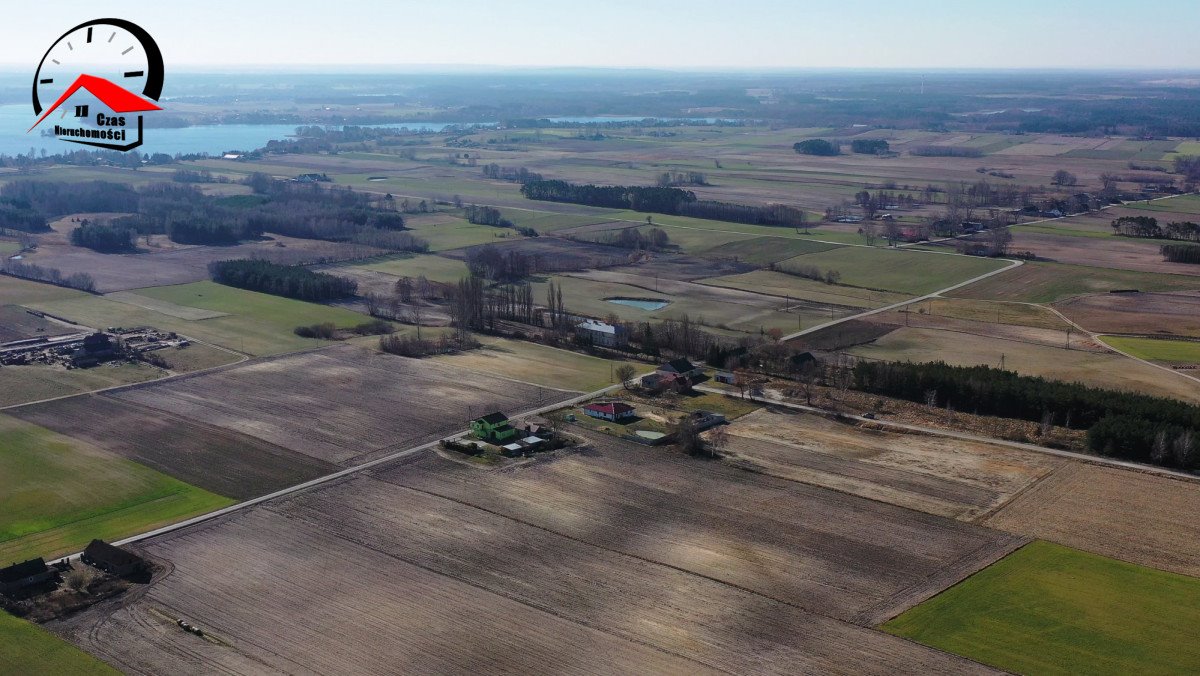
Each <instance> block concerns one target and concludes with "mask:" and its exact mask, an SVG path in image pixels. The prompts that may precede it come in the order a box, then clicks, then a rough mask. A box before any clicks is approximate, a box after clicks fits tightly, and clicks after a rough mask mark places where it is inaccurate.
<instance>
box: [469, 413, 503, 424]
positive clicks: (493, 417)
mask: <svg viewBox="0 0 1200 676" xmlns="http://www.w3.org/2000/svg"><path fill="white" fill-rule="evenodd" d="M476 420H480V421H482V422H485V423H487V424H489V425H499V424H500V423H502V422H504V421H505V420H508V416H506V415H504V414H503V413H501V412H499V411H496V412H495V413H489V414H487V415H485V416H482V417H480V418H476Z"/></svg>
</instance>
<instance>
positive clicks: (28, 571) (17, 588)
mask: <svg viewBox="0 0 1200 676" xmlns="http://www.w3.org/2000/svg"><path fill="white" fill-rule="evenodd" d="M57 574H58V573H57V572H56V571H55V570H54V569H52V568H49V567H47V566H46V561H45V560H44V559H41V558H37V559H30V560H28V561H25V562H23V563H14V564H13V565H11V566H9V567H7V568H0V594H4V595H5V596H14V595H17V594H19V593H21V592H23V591H25V590H27V589H30V588H33V587H36V586H38V585H41V584H45V583H46V582H49V581H51V580H53V579H54V578H55V576H56V575H57Z"/></svg>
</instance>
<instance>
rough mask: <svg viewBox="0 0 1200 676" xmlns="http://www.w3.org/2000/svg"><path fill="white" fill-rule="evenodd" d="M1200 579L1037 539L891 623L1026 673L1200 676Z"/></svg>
mask: <svg viewBox="0 0 1200 676" xmlns="http://www.w3.org/2000/svg"><path fill="white" fill-rule="evenodd" d="M1197 623H1200V579H1196V578H1192V577H1186V576H1183V575H1176V574H1174V573H1165V572H1162V571H1158V570H1154V569H1152V568H1146V567H1143V566H1137V565H1134V564H1130V563H1125V562H1122V561H1117V560H1115V559H1109V558H1106V557H1103V556H1099V555H1096V554H1090V553H1087V552H1083V551H1079V550H1076V549H1070V548H1067V547H1063V546H1060V545H1056V544H1052V543H1049V542H1043V541H1037V542H1033V543H1030V544H1028V545H1026V546H1025V547H1023V548H1021V549H1019V550H1017V551H1016V552H1013V553H1012V554H1010V555H1008V556H1007V557H1005V558H1004V559H1001V560H1000V561H998V562H997V563H995V564H993V565H991V566H989V567H987V568H985V569H983V570H982V571H980V572H978V573H976V574H975V575H973V576H971V577H969V578H967V579H966V580H964V581H963V582H960V583H959V584H957V585H955V586H953V587H951V588H950V589H947V590H946V591H944V592H942V593H941V594H939V595H937V596H935V597H933V598H932V599H930V600H928V601H926V602H924V603H922V604H921V605H918V606H917V607H915V608H913V609H911V610H909V611H908V612H906V613H904V614H902V615H900V616H899V617H897V618H895V619H893V620H891V621H890V622H888V623H886V624H884V625H883V627H882V629H883V630H884V631H887V632H889V633H891V634H895V635H897V636H903V637H905V638H909V639H912V640H914V641H917V642H919V643H924V644H926V645H929V646H932V647H934V648H938V649H940V650H945V651H947V652H952V653H956V654H959V655H962V656H964V657H969V658H971V659H973V660H977V661H979V662H983V663H984V664H990V665H992V666H995V667H998V668H1001V669H1005V670H1008V671H1011V672H1013V673H1020V674H1080V673H1086V674H1168V673H1179V674H1184V673H1196V672H1197V671H1200V644H1198V643H1197V642H1196V641H1195V640H1194V638H1195V627H1196V625H1197Z"/></svg>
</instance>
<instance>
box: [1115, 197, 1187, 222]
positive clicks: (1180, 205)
mask: <svg viewBox="0 0 1200 676" xmlns="http://www.w3.org/2000/svg"><path fill="white" fill-rule="evenodd" d="M1125 206H1126V207H1127V208H1129V209H1141V210H1143V211H1165V212H1168V213H1171V214H1181V215H1182V214H1192V215H1195V214H1200V195H1180V196H1179V197H1172V198H1170V199H1161V200H1154V201H1153V202H1131V203H1129V204H1126V205H1125ZM1166 218H1167V219H1168V220H1169V219H1170V218H1171V217H1170V216H1167V217H1166Z"/></svg>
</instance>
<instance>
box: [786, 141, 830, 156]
mask: <svg viewBox="0 0 1200 676" xmlns="http://www.w3.org/2000/svg"><path fill="white" fill-rule="evenodd" d="M792 150H795V151H796V152H798V153H800V154H801V155H817V156H819V157H833V156H834V155H840V154H842V148H841V145H840V144H838V143H834V142H832V141H827V140H825V139H823V138H813V139H808V140H807V141H800V142H799V143H793V144H792Z"/></svg>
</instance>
